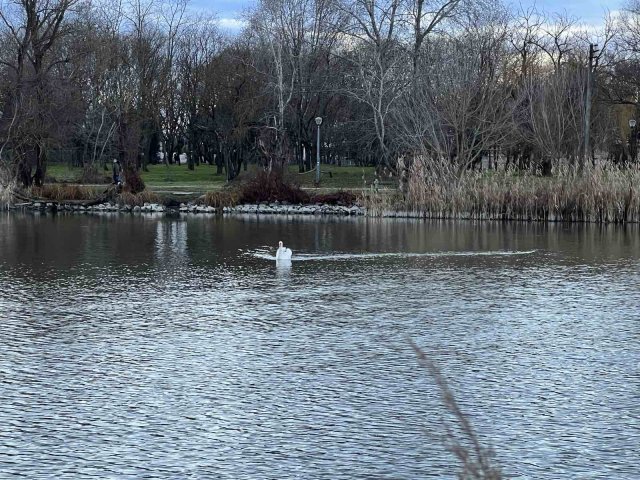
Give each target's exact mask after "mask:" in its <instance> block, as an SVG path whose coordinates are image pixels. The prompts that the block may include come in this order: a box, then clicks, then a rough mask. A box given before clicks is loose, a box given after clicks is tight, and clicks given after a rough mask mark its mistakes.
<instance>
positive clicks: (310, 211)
mask: <svg viewBox="0 0 640 480" xmlns="http://www.w3.org/2000/svg"><path fill="white" fill-rule="evenodd" d="M11 208H12V209H21V210H28V211H37V212H72V213H89V212H120V213H185V214H201V213H208V214H225V215H232V214H247V213H249V214H256V215H364V214H365V213H366V211H365V209H364V208H363V207H361V206H359V205H353V206H343V205H328V204H315V205H290V204H286V203H279V202H273V203H261V204H250V205H237V206H235V207H222V208H215V207H211V206H207V205H202V204H197V203H180V204H177V203H176V204H175V205H169V206H166V205H162V204H159V203H145V204H144V205H142V206H139V205H119V204H117V203H113V202H105V203H100V204H97V205H88V206H87V205H81V204H74V203H65V202H45V201H42V202H24V203H18V204H15V205H13V206H12V207H11Z"/></svg>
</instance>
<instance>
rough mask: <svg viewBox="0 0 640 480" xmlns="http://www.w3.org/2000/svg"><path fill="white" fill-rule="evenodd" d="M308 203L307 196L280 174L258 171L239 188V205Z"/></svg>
mask: <svg viewBox="0 0 640 480" xmlns="http://www.w3.org/2000/svg"><path fill="white" fill-rule="evenodd" d="M276 200H277V201H280V202H288V203H308V202H309V195H308V194H307V193H306V192H305V191H304V190H302V189H301V188H300V187H299V186H298V185H295V184H293V183H291V182H289V181H287V180H285V178H284V177H283V175H282V173H280V172H276V171H271V172H266V171H260V172H258V173H257V174H256V175H254V176H253V177H252V178H251V179H250V180H248V181H247V182H246V183H244V184H243V185H242V186H241V187H240V193H239V197H238V201H239V203H260V202H275V201H276Z"/></svg>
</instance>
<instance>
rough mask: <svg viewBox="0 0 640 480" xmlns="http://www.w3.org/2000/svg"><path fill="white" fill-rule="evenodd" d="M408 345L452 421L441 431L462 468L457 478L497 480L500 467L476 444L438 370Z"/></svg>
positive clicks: (414, 347)
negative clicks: (428, 376)
mask: <svg viewBox="0 0 640 480" xmlns="http://www.w3.org/2000/svg"><path fill="white" fill-rule="evenodd" d="M410 343H411V347H412V348H413V350H414V351H415V353H416V355H417V356H418V363H419V364H420V365H421V366H422V367H424V368H425V369H426V370H427V372H428V373H429V375H430V376H431V377H432V378H433V380H434V381H435V383H436V386H437V387H438V390H439V391H440V396H441V397H442V403H443V405H444V407H445V408H446V409H447V411H448V412H449V413H450V414H451V416H452V418H453V419H454V422H455V425H453V426H450V425H445V429H446V439H447V442H448V445H447V447H448V449H449V451H451V453H453V454H454V455H455V456H456V458H457V459H458V461H459V462H460V465H461V468H462V470H461V471H460V472H458V475H457V477H458V478H459V479H462V480H500V479H501V478H502V474H501V472H500V468H499V467H498V466H497V465H495V464H494V459H493V452H492V450H491V449H490V448H487V447H485V446H483V445H482V443H481V442H480V439H479V438H478V434H477V433H476V431H475V429H474V428H473V425H471V422H470V420H469V418H468V417H467V416H466V415H465V414H464V412H463V411H462V410H461V409H460V406H459V405H458V402H457V401H456V398H455V396H454V394H453V391H452V390H451V388H449V385H448V384H447V381H446V380H445V378H444V376H443V375H442V373H441V372H440V369H439V368H438V366H437V365H436V364H435V363H434V362H433V361H432V360H431V359H430V358H429V357H428V356H427V354H426V353H425V352H424V351H423V350H422V349H420V348H419V347H418V346H417V345H416V344H415V343H414V342H412V341H410Z"/></svg>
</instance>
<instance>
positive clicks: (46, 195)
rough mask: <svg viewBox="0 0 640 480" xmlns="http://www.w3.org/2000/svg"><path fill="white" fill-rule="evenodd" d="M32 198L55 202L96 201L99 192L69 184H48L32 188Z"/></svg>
mask: <svg viewBox="0 0 640 480" xmlns="http://www.w3.org/2000/svg"><path fill="white" fill-rule="evenodd" d="M30 196H32V197H35V198H42V199H46V200H51V201H55V202H64V201H68V200H95V199H96V198H98V196H99V192H97V191H96V190H95V189H93V188H91V187H85V186H83V185H69V184H58V183H53V184H47V185H43V186H42V187H32V188H31V192H30Z"/></svg>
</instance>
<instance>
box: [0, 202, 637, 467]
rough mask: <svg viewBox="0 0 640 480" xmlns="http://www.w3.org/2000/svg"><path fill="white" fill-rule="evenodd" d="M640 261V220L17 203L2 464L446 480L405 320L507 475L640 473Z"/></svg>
mask: <svg viewBox="0 0 640 480" xmlns="http://www.w3.org/2000/svg"><path fill="white" fill-rule="evenodd" d="M280 239H282V240H284V241H285V244H286V245H287V246H289V247H291V248H292V249H293V251H294V261H293V262H292V264H291V265H290V266H286V265H285V266H282V265H280V266H276V264H275V262H274V261H273V260H271V257H270V256H271V255H273V253H274V252H275V248H276V246H277V242H278V240H280ZM296 257H297V259H296ZM639 282H640V232H639V230H638V227H637V226H627V227H616V226H607V227H603V226H592V225H591V226H590V225H572V226H567V225H542V224H526V223H509V224H500V223H471V222H468V223H465V222H420V221H404V220H391V219H387V220H378V219H362V218H359V219H353V218H346V219H343V218H300V217H297V218H288V219H287V218H284V217H271V218H265V217H263V218H257V217H250V216H249V217H240V216H238V217H234V218H226V219H223V218H221V217H209V216H198V217H191V218H188V219H187V218H185V217H180V218H177V217H175V218H170V217H161V216H158V217H155V216H119V215H117V214H113V215H110V214H102V215H84V216H81V215H73V216H72V215H58V216H51V215H49V216H44V215H42V216H34V215H32V214H16V213H2V214H0V317H1V318H2V322H1V329H2V330H1V332H2V334H1V335H0V477H1V478H7V477H10V476H12V475H23V476H25V477H27V478H32V479H35V478H43V479H45V478H46V479H54V478H55V479H62V478H101V479H104V478H222V479H293V478H300V479H365V478H367V479H371V478H377V479H381V478H388V479H414V478H425V477H433V478H454V477H455V474H456V473H457V472H458V467H457V462H456V460H455V458H454V457H453V455H452V454H451V453H449V451H448V450H447V448H446V445H445V443H446V439H445V438H443V435H444V433H445V431H446V429H445V425H449V426H450V428H454V431H455V425H454V422H453V420H452V419H451V418H450V416H449V415H448V414H447V411H446V409H445V407H444V406H443V404H442V401H441V398H440V395H439V391H438V389H437V387H436V384H435V382H434V379H433V378H431V377H430V376H429V374H428V372H426V371H425V370H424V369H422V368H420V367H419V365H418V363H417V361H416V355H415V353H414V352H413V351H412V349H411V347H410V344H409V339H412V340H413V341H415V342H416V343H417V344H418V345H419V346H420V347H422V348H423V349H424V350H425V351H426V352H427V353H428V354H429V356H430V358H432V359H433V360H434V361H435V362H436V364H437V365H438V366H439V367H440V369H441V370H442V373H443V375H444V377H445V378H446V379H447V380H448V382H449V384H450V386H451V389H452V390H453V391H454V393H455V395H456V397H457V399H458V402H459V403H460V405H461V408H462V410H463V411H464V412H465V413H466V414H467V416H468V418H469V419H470V420H471V421H472V423H473V425H474V426H475V428H476V429H477V431H478V432H479V436H480V438H481V440H482V441H483V442H484V443H486V444H487V445H490V446H491V447H492V448H493V450H494V451H495V458H496V461H497V462H498V463H499V464H500V466H501V468H502V470H503V473H504V474H505V476H506V477H510V478H521V479H575V478H581V479H592V478H593V479H595V478H606V479H614V478H615V479H637V478H640V461H639V460H640V457H639V453H638V452H639V446H640V286H639Z"/></svg>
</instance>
